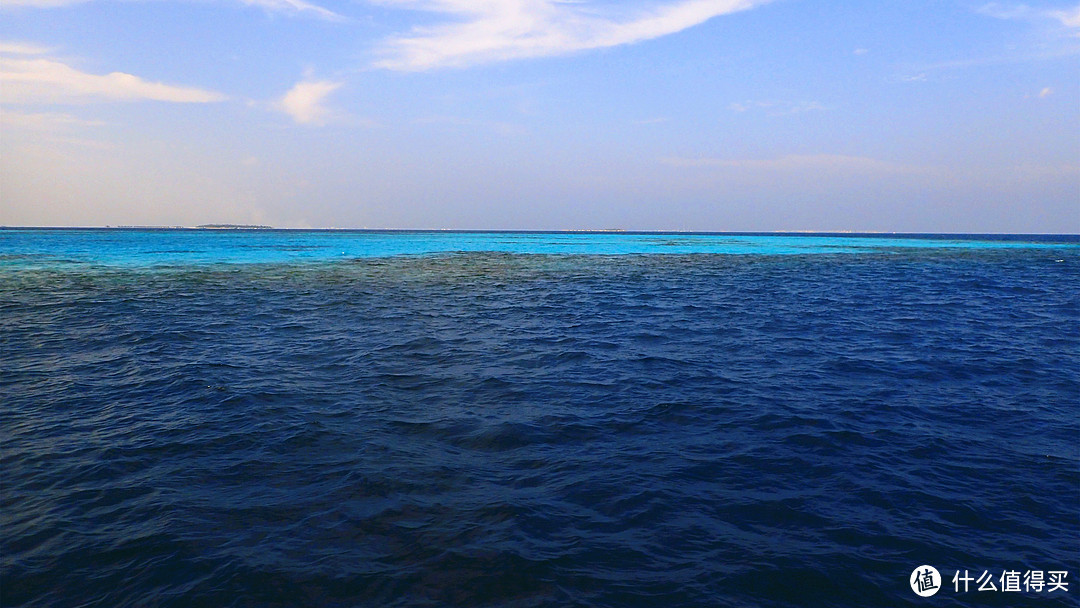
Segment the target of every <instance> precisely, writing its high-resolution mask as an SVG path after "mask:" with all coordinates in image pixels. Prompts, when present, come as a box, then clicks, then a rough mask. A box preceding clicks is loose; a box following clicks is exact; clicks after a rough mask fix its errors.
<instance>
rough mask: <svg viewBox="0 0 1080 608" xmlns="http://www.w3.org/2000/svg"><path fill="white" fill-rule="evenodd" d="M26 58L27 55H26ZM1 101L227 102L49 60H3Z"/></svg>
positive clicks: (196, 91)
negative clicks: (100, 73)
mask: <svg viewBox="0 0 1080 608" xmlns="http://www.w3.org/2000/svg"><path fill="white" fill-rule="evenodd" d="M23 55H25V53H23ZM0 80H2V81H3V82H4V87H3V89H2V90H0V100H2V101H3V102H4V103H15V104H19V103H87V102H92V101H143V100H153V101H168V102H173V103H209V102H215V101H224V100H225V99H226V97H225V96H224V95H222V94H221V93H216V92H214V91H208V90H205V89H198V88H194V87H184V86H176V85H171V84H165V83H161V82H150V81H147V80H143V79H142V78H139V77H138V76H134V75H132V74H125V73H123V72H112V73H109V74H102V75H99V74H89V73H87V72H82V71H80V70H77V69H75V68H73V67H71V66H69V65H67V64H65V63H62V62H60V61H56V60H54V59H51V58H47V57H40V56H35V57H33V58H26V57H25V56H18V57H10V56H9V57H0Z"/></svg>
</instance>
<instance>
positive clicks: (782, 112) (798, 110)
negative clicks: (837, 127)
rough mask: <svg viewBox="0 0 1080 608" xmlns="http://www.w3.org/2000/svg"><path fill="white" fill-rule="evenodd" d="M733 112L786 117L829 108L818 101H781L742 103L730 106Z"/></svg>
mask: <svg viewBox="0 0 1080 608" xmlns="http://www.w3.org/2000/svg"><path fill="white" fill-rule="evenodd" d="M728 109H729V110H731V111H732V112H739V113H742V112H749V111H751V110H759V111H764V112H766V113H768V114H769V115H770V116H786V115H789V114H802V113H804V112H823V111H826V110H828V109H829V108H828V107H826V106H824V105H822V104H821V103H819V102H816V101H803V102H780V101H740V102H735V103H731V104H728Z"/></svg>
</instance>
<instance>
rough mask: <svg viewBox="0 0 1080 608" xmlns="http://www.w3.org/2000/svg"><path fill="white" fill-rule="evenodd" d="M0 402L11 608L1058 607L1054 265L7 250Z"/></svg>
mask: <svg viewBox="0 0 1080 608" xmlns="http://www.w3.org/2000/svg"><path fill="white" fill-rule="evenodd" d="M0 400H2V405H0V605H2V606H4V607H22V606H26V607H30V606H33V607H65V608H68V607H110V608H112V607H201V606H205V607H214V608H218V607H263V606H327V607H369V606H370V607H376V606H377V607H429V606H430V607H436V606H470V607H472V606H478V607H480V606H489V607H540V606H543V607H547V606H559V607H562V606H581V607H665V608H666V607H675V606H687V607H691V606H717V607H743V606H778V607H787V606H791V607H794V606H822V607H826V606H828V607H864V606H931V605H932V606H1039V607H1047V608H1050V607H1056V606H1077V605H1080V601H1078V598H1080V579H1078V576H1077V575H1078V572H1080V415H1078V414H1080V238H1078V237H1076V236H1000V235H982V236H979V235H970V236H957V235H899V236H898V235H836V234H832V235H823V234H812V235H792V234H688V233H675V234H660V233H528V232H520V233H505V232H503V233H498V232H496V233H479V232H377V231H281V230H255V231H247V230H134V229H126V230H120V229H87V230H74V229H71V230H68V229H63V230H61V229H36V230H35V229H2V230H0ZM928 566H929V567H932V568H933V569H934V570H935V572H934V573H933V574H931V573H929V570H928V569H926V568H925V567H928ZM935 574H936V575H937V576H936V577H935V576H934V575H935ZM920 593H924V594H933V595H932V597H922V596H921V595H920Z"/></svg>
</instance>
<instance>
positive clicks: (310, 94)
mask: <svg viewBox="0 0 1080 608" xmlns="http://www.w3.org/2000/svg"><path fill="white" fill-rule="evenodd" d="M341 85H342V83H340V82H330V81H327V80H305V81H302V82H298V83H296V86H294V87H293V88H291V89H289V92H288V93H285V95H284V96H283V97H282V98H281V99H280V100H278V102H277V103H276V104H275V107H276V108H277V109H279V110H281V111H282V112H285V113H286V114H288V115H289V116H292V119H293V120H295V121H296V122H298V123H300V124H302V125H323V124H326V122H327V121H328V120H330V119H331V118H332V117H333V112H332V111H331V110H330V109H329V108H327V107H326V106H324V105H323V103H324V102H325V101H326V98H327V96H329V95H330V94H331V93H333V92H334V91H336V90H338V89H339V88H340V87H341Z"/></svg>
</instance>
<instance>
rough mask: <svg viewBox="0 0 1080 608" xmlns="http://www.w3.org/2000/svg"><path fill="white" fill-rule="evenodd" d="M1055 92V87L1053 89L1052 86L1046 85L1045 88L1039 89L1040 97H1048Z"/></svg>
mask: <svg viewBox="0 0 1080 608" xmlns="http://www.w3.org/2000/svg"><path fill="white" fill-rule="evenodd" d="M1053 94H1054V89H1051V88H1050V87H1045V88H1043V90H1041V91H1039V99H1046V98H1047V97H1049V96H1051V95H1053Z"/></svg>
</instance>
